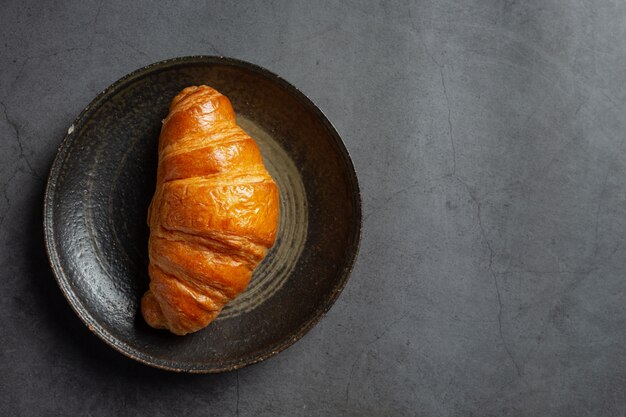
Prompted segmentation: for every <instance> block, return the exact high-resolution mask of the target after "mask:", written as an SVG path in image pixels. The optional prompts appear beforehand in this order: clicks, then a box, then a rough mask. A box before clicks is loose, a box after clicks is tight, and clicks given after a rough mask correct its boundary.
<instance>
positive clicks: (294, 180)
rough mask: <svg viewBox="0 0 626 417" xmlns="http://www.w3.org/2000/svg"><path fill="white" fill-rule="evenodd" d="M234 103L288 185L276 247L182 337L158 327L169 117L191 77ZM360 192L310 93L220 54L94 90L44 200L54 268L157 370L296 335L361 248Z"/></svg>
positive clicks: (220, 359)
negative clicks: (153, 224) (152, 279)
mask: <svg viewBox="0 0 626 417" xmlns="http://www.w3.org/2000/svg"><path fill="white" fill-rule="evenodd" d="M198 84H207V85H211V86H213V87H214V88H216V89H218V90H219V91H220V92H222V93H223V94H225V95H226V96H227V97H229V99H230V100H231V102H232V104H233V107H234V108H235V111H236V113H237V120H238V123H239V124H240V125H241V127H242V128H244V129H245V130H246V131H247V132H248V133H249V134H250V135H251V136H252V137H254V138H255V139H256V140H257V142H258V144H259V147H260V149H261V152H262V155H263V159H264V161H265V164H266V166H267V168H268V170H269V171H270V173H271V174H272V176H273V177H274V179H275V180H276V182H277V184H278V186H279V188H280V197H281V218H280V225H279V232H278V236H277V243H276V245H275V246H274V247H273V248H272V250H271V252H270V253H269V254H268V256H267V258H266V259H265V260H264V261H263V263H262V264H261V265H260V266H259V268H258V269H257V271H256V272H255V274H254V276H253V278H252V282H251V284H250V286H249V288H248V289H247V290H246V292H244V293H243V294H241V295H240V297H239V298H238V299H236V300H235V301H234V302H233V303H231V304H230V305H229V306H228V307H227V308H225V309H224V312H223V314H222V315H221V316H220V318H219V319H218V320H216V321H215V322H214V323H212V324H211V325H210V326H209V327H208V328H206V329H204V330H202V331H200V332H197V333H195V334H192V335H188V336H185V337H178V336H174V335H172V334H170V333H169V332H167V331H159V330H154V329H152V328H150V327H148V326H147V325H146V324H145V323H144V321H143V318H142V317H141V314H140V312H139V300H140V298H141V295H142V294H143V292H144V291H145V290H146V288H147V285H148V275H147V264H148V259H147V239H148V227H147V224H146V211H147V207H148V204H149V202H150V199H151V197H152V194H153V192H154V186H155V176H156V164H157V145H158V137H159V131H160V128H161V119H163V118H164V117H165V116H166V115H167V112H168V106H169V103H170V101H171V99H172V98H173V97H174V96H175V95H176V93H178V92H179V91H180V90H181V89H182V88H184V87H185V86H188V85H198ZM360 205H361V202H360V195H359V187H358V183H357V178H356V174H355V172H354V167H353V165H352V162H351V160H350V157H349V155H348V152H347V150H346V148H345V147H344V145H343V143H342V141H341V139H340V137H339V135H338V134H337V132H336V131H335V129H334V128H333V127H332V125H331V123H330V122H329V121H328V119H327V118H326V117H325V116H324V115H323V114H322V112H321V111H320V110H319V109H318V108H317V107H316V106H315V105H314V104H313V103H312V102H311V101H310V100H309V99H307V98H306V97H305V96H304V95H303V94H302V93H301V92H299V91H298V90H297V89H296V88H295V87H293V86H291V85H290V84H289V83H287V82H286V81H285V80H283V79H281V78H280V77H278V76H276V75H274V74H272V73H270V72H269V71H267V70H264V69H262V68H260V67H258V66H255V65H252V64H249V63H246V62H242V61H238V60H234V59H230V58H223V57H209V56H194V57H184V58H175V59H171V60H167V61H163V62H159V63H156V64H152V65H149V66H147V67H145V68H142V69H139V70H137V71H135V72H133V73H131V74H129V75H127V76H126V77H124V78H122V79H120V80H119V81H117V82H116V83H114V84H113V85H112V86H110V87H109V88H107V89H106V90H105V91H103V92H102V93H101V94H100V95H98V97H96V98H95V99H94V100H93V101H92V102H91V103H90V104H89V105H88V106H87V108H86V109H85V110H84V111H83V112H82V113H81V115H80V116H79V117H78V118H77V119H76V121H75V122H74V123H73V124H72V126H71V127H70V128H69V130H68V133H67V136H66V137H65V139H64V141H63V143H62V144H61V146H60V148H59V151H58V154H57V157H56V159H55V162H54V164H53V166H52V169H51V172H50V177H49V179H48V185H47V190H46V196H45V216H44V222H45V234H46V236H45V237H46V245H47V249H48V256H49V260H50V264H51V266H52V269H53V271H54V274H55V276H56V278H57V281H58V284H59V286H60V288H61V290H62V292H63V293H64V295H65V297H66V298H67V300H68V301H69V303H70V305H71V306H72V307H73V309H74V311H75V312H76V313H77V314H78V316H79V317H80V318H81V319H82V320H83V321H84V322H85V324H86V325H87V326H88V327H89V329H90V330H92V331H93V332H94V333H95V334H96V335H98V336H99V337H100V338H102V339H103V340H104V341H105V342H107V343H108V344H109V345H111V346H112V347H114V348H115V349H117V350H118V351H120V352H122V353H123V354H125V355H127V356H129V357H131V358H133V359H136V360H138V361H140V362H143V363H145V364H148V365H152V366H156V367H158V368H163V369H168V370H173V371H187V372H197V373H203V372H222V371H228V370H234V369H238V368H241V367H243V366H246V365H249V364H252V363H255V362H258V361H261V360H264V359H266V358H268V357H270V356H273V355H275V354H276V353H278V352H280V351H281V350H283V349H285V348H286V347H288V346H290V345H291V344H293V343H294V342H295V341H297V340H298V339H299V338H300V337H302V336H303V335H304V334H305V333H306V332H307V331H309V330H310V329H311V327H312V326H313V325H314V324H315V323H317V322H318V321H319V319H320V318H321V317H322V316H323V314H324V313H325V312H326V311H328V309H329V308H330V307H331V306H332V304H333V302H334V301H335V300H336V298H337V296H338V295H339V293H340V292H341V290H342V289H343V287H344V286H345V283H346V281H347V279H348V276H349V273H350V270H351V268H352V265H353V263H354V260H355V257H356V254H357V252H358V245H359V238H360V229H361V207H360Z"/></svg>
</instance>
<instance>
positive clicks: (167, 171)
mask: <svg viewBox="0 0 626 417" xmlns="http://www.w3.org/2000/svg"><path fill="white" fill-rule="evenodd" d="M278 207H279V201H278V188H277V187H276V184H275V183H274V181H273V180H272V177H270V175H269V173H268V172H267V170H266V169H265V166H264V165H263V160H262V159H261V154H260V153H259V149H258V147H257V145H256V143H255V141H254V140H253V139H252V138H251V137H250V136H248V135H247V134H246V132H244V131H243V130H242V129H241V128H240V127H239V126H237V124H236V122H235V113H234V111H233V108H232V106H231V104H230V101H229V100H228V98H226V96H224V95H222V94H220V93H219V92H217V91H216V90H214V89H213V88H211V87H207V86H204V85H203V86H199V87H187V88H185V89H184V90H183V91H181V92H180V93H179V94H178V95H177V96H176V97H175V98H174V100H173V101H172V104H171V106H170V112H169V115H168V116H167V118H166V119H165V120H164V121H163V127H162V129H161V136H160V138H159V167H158V171H157V185H156V191H155V193H154V197H153V199H152V203H151V204H150V208H149V210H148V225H149V226H150V240H149V254H150V266H149V269H148V273H149V275H150V289H149V290H148V291H147V292H146V293H145V295H144V296H143V298H142V300H141V310H142V313H143V316H144V318H145V319H146V322H148V324H149V325H150V326H152V327H155V328H165V329H169V330H170V331H171V332H173V333H175V334H178V335H184V334H187V333H191V332H195V331H197V330H200V329H202V328H204V327H206V326H207V325H208V324H209V323H210V322H211V321H213V320H214V319H215V317H216V316H217V315H218V314H219V312H220V311H221V310H222V308H223V307H224V305H225V304H226V303H228V302H229V301H230V300H232V299H233V298H234V297H236V296H237V295H238V294H239V293H240V292H242V291H243V290H244V289H245V288H246V286H247V285H248V282H249V281H250V277H251V275H252V271H253V270H254V269H255V268H256V266H257V265H258V263H259V262H260V261H261V260H262V259H263V258H264V257H265V254H266V253H267V250H268V249H269V248H270V247H271V246H272V245H273V244H274V240H275V238H276V228H277V226H278Z"/></svg>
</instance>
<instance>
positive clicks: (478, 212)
mask: <svg viewBox="0 0 626 417" xmlns="http://www.w3.org/2000/svg"><path fill="white" fill-rule="evenodd" d="M453 177H454V178H455V179H456V180H457V181H458V182H459V183H460V184H461V185H463V187H464V188H465V190H466V191H467V193H468V195H469V196H470V198H471V199H472V201H473V202H474V204H475V205H476V217H477V221H478V228H479V229H480V234H481V238H482V240H483V242H484V243H485V245H486V246H487V250H488V251H489V263H488V264H487V268H488V269H489V273H490V274H491V277H492V279H493V286H494V289H495V291H496V299H497V301H498V334H499V336H500V340H501V341H502V345H503V346H504V350H505V352H506V354H507V356H508V357H509V359H510V360H511V363H512V364H513V366H514V367H515V371H516V372H517V376H520V377H521V376H522V372H521V370H520V367H519V365H518V363H517V361H516V360H515V357H514V356H513V352H512V351H511V348H510V347H509V345H508V343H507V342H506V339H505V338H504V332H503V330H502V312H503V309H504V305H503V304H502V295H501V294H500V285H499V283H498V276H497V274H496V272H495V271H494V270H493V258H494V256H495V251H494V250H493V247H492V246H491V242H490V241H489V239H488V238H487V233H486V232H485V227H484V226H483V221H482V215H481V210H482V209H481V205H480V202H479V201H478V199H477V198H476V196H475V195H474V192H473V191H472V189H471V187H470V186H469V185H468V184H467V183H466V182H465V181H463V180H462V179H461V178H460V177H458V176H457V175H453Z"/></svg>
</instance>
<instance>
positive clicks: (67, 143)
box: [43, 55, 363, 374]
mask: <svg viewBox="0 0 626 417" xmlns="http://www.w3.org/2000/svg"><path fill="white" fill-rule="evenodd" d="M193 64H217V65H228V66H234V67H239V68H243V69H246V70H251V71H252V72H255V73H257V74H260V75H261V76H263V77H265V78H267V79H269V80H270V81H274V82H276V83H278V84H279V85H280V86H281V87H283V88H286V89H287V90H289V91H290V92H291V93H292V94H293V95H294V97H296V98H297V99H298V100H299V101H300V102H301V103H302V104H303V105H304V106H306V107H307V108H309V109H310V110H312V111H313V112H314V113H316V114H317V116H318V118H319V119H320V120H321V121H323V123H324V124H325V125H326V128H327V129H328V130H329V132H330V134H331V137H332V138H333V142H334V143H333V145H334V146H335V147H336V149H337V150H338V151H339V154H340V155H341V157H342V159H343V160H344V163H346V166H347V168H348V171H349V172H348V173H349V176H348V179H349V181H350V182H351V188H352V191H353V192H352V200H353V201H354V203H355V209H354V215H355V220H356V221H357V222H358V224H357V225H356V228H355V232H354V235H353V236H351V238H352V239H351V242H352V243H351V245H350V247H348V248H346V249H347V250H348V252H347V253H349V258H348V259H347V263H346V264H345V266H344V268H343V270H342V272H341V279H340V280H338V282H337V285H335V287H334V291H333V293H332V294H331V296H330V297H328V298H327V299H326V300H325V302H324V303H322V304H321V305H320V306H318V307H317V308H316V309H315V310H314V313H313V314H312V315H311V318H310V319H309V320H308V321H305V322H304V324H303V325H301V326H300V327H299V328H298V330H297V331H296V332H295V333H293V334H288V335H287V337H285V338H283V339H282V340H281V341H280V342H278V343H277V344H275V345H270V346H269V347H267V348H266V349H265V352H264V353H262V354H261V355H256V356H254V357H252V358H249V359H248V360H245V359H244V360H238V361H236V362H234V363H229V364H226V365H222V366H217V367H215V366H206V367H203V366H197V365H198V364H189V365H186V364H185V363H184V362H176V361H170V360H167V359H161V358H156V357H154V356H151V355H146V354H144V353H142V352H141V351H139V350H137V349H136V348H133V347H132V346H130V345H129V344H128V343H126V342H123V341H122V340H120V339H119V338H117V337H115V336H114V335H113V334H111V333H110V332H109V331H108V330H106V329H105V328H104V327H103V326H102V325H100V324H99V323H98V321H97V320H94V318H93V316H92V315H91V313H89V311H88V310H87V309H86V308H85V306H84V305H83V304H82V302H81V301H80V299H79V297H77V296H76V294H75V291H74V290H73V286H72V285H70V284H69V282H68V279H67V274H66V272H65V270H64V269H63V267H62V265H61V259H60V256H59V252H58V251H57V242H56V239H55V233H54V224H55V223H54V198H55V195H56V193H55V192H56V185H57V184H56V183H57V180H58V177H59V174H60V170H61V167H62V165H63V163H64V162H65V159H66V157H67V154H68V150H69V149H70V147H71V145H72V144H73V142H74V140H75V138H76V137H77V135H76V134H74V132H75V127H76V126H78V125H79V124H81V122H83V118H84V117H85V116H86V115H87V114H88V112H89V111H90V110H91V109H93V108H94V107H96V106H98V105H100V104H102V102H103V100H105V99H106V98H107V97H108V96H109V95H110V94H112V93H114V92H115V91H116V90H118V89H119V88H121V87H123V86H124V85H125V84H127V83H130V82H132V81H133V80H135V79H137V78H140V77H143V76H145V75H147V74H149V73H150V72H152V71H155V70H164V69H170V68H174V67H176V66H188V65H193ZM361 206H362V200H361V191H360V187H359V182H358V177H357V174H356V169H355V166H354V163H353V161H352V158H351V157H350V153H349V151H348V149H347V147H346V146H345V143H344V142H343V140H342V139H341V136H340V135H339V133H338V132H337V129H336V128H335V126H334V125H333V124H332V122H331V121H330V119H329V118H328V117H327V116H326V115H325V114H324V112H323V111H322V110H321V109H320V108H319V107H318V106H317V105H316V104H315V103H313V101H312V100H311V99H309V98H308V97H307V96H306V95H305V94H304V93H303V92H302V91H300V90H299V89H298V88H297V87H295V86H294V85H293V84H291V83H290V82H288V81H287V80H285V79H284V78H282V77H281V76H279V75H277V74H275V73H274V72H272V71H270V70H267V69H265V68H263V67H261V66H259V65H256V64H252V63H250V62H247V61H243V60H240V59H236V58H231V57H225V56H216V55H189V56H182V57H176V58H169V59H165V60H162V61H158V62H154V63H152V64H149V65H146V66H143V67H140V68H138V69H136V70H134V71H132V72H130V73H128V74H126V75H124V76H123V77H121V78H119V79H118V80H117V81H115V82H113V83H112V84H111V85H109V86H108V87H107V88H105V89H104V90H102V91H101V92H100V93H99V94H97V95H96V97H95V98H93V99H92V100H91V101H90V102H89V104H87V106H86V107H85V108H84V109H83V110H82V111H81V112H80V113H79V115H78V116H77V117H76V118H75V119H74V121H73V122H72V124H71V125H70V127H69V129H68V130H67V133H66V134H65V136H64V137H63V140H62V141H61V143H60V144H59V146H58V147H57V150H56V154H55V157H54V161H53V163H52V166H51V168H50V172H49V174H48V178H47V182H46V189H45V193H44V207H43V220H44V221H43V223H44V224H43V226H44V240H45V244H46V254H47V258H48V262H49V264H50V267H51V269H52V272H53V275H54V277H55V281H56V282H57V285H58V286H59V289H60V290H61V293H62V294H63V296H64V297H65V299H66V301H67V302H68V304H69V305H70V306H71V308H72V310H73V311H74V313H75V314H76V315H77V316H78V317H79V318H80V320H81V321H82V322H83V323H84V324H85V325H86V326H87V328H88V329H89V331H90V332H91V333H93V334H95V335H96V336H98V338H99V339H101V340H102V341H104V342H105V343H106V344H107V345H109V346H111V347H112V348H113V349H115V350H116V351H118V352H120V353H122V354H123V355H124V356H126V357H128V358H131V359H134V360H136V361H138V362H140V363H143V364H145V365H148V366H151V367H154V368H158V369H162V370H167V371H173V372H187V373H200V374H206V373H220V372H228V371H234V370H237V369H241V368H243V367H245V366H248V365H252V364H255V363H258V362H261V361H264V360H266V359H268V358H270V357H272V356H275V355H277V354H278V353H280V352H282V351H283V350H285V349H287V348H288V347H290V346H292V345H293V344H294V343H295V342H297V341H298V340H300V339H301V338H302V337H303V336H304V335H305V334H307V333H308V332H309V331H310V330H311V329H312V328H313V327H314V326H315V325H316V324H318V323H319V322H320V320H321V319H322V318H323V317H324V316H325V315H326V313H328V311H329V310H330V309H331V307H332V306H333V305H334V304H335V302H336V301H337V298H338V297H339V295H340V294H341V292H342V291H343V289H344V288H345V286H346V284H347V282H348V279H349V278H350V275H351V272H352V270H353V269H354V265H355V262H356V259H357V257H358V253H359V249H360V244H361V237H362V230H363V216H362V208H361ZM148 358H149V359H148Z"/></svg>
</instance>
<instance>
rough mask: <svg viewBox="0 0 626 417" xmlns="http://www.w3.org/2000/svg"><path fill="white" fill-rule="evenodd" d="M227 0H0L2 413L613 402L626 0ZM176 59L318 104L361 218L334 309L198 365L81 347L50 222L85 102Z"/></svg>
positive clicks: (604, 406) (620, 367)
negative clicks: (273, 348) (247, 360)
mask: <svg viewBox="0 0 626 417" xmlns="http://www.w3.org/2000/svg"><path fill="white" fill-rule="evenodd" d="M228 3H229V4H227V2H224V3H223V4H218V3H215V4H213V3H208V4H207V3H205V2H200V1H184V2H166V1H161V2H139V3H134V4H132V5H131V4H130V3H128V2H123V1H109V2H106V1H100V2H90V1H75V2H70V1H49V2H34V1H30V0H26V1H13V0H11V1H4V2H2V7H1V8H0V110H1V113H0V137H1V138H2V140H1V141H0V179H1V181H0V248H1V249H0V271H1V272H0V274H1V275H0V277H1V279H0V291H1V293H2V297H0V337H1V339H0V341H1V343H0V367H1V368H2V369H1V371H0V410H1V412H0V414H2V415H7V416H8V415H70V414H73V415H94V416H95V415H120V416H122V415H131V416H132V415H144V414H145V415H151V416H160V415H163V416H169V415H182V414H183V413H184V415H190V416H196V415H198V416H200V415H202V416H205V415H209V416H218V415H219V416H228V415H230V416H235V415H239V416H277V415H280V416H336V415H367V416H400V415H402V416H404V415H407V416H434V415H437V416H501V415H506V416H540V415H545V416H590V415H597V416H623V415H624V413H625V412H626V348H625V346H626V326H625V321H626V302H625V301H626V300H625V295H626V293H625V291H626V281H625V280H624V272H625V270H626V265H625V262H624V259H625V255H626V242H625V239H624V238H625V235H626V184H625V182H624V178H625V177H626V145H625V143H624V138H625V134H626V42H625V40H626V2H623V1H620V0H614V1H596V2H587V1H580V0H573V1H567V2H566V1H560V0H530V1H519V2H518V1H506V0H493V1H477V0H474V1H466V0H457V1H428V0H425V1H416V2H396V1H388V2H380V3H375V2H370V3H369V4H366V3H365V2H360V1H359V2H357V1H353V2H347V1H335V2H319V3H318V2H309V1H285V2H228ZM192 54H216V55H227V56H232V57H236V58H240V59H244V60H248V61H251V62H254V63H257V64H259V65H262V66H264V67H267V68H268V69H270V70H272V71H274V72H277V73H278V74H280V75H282V76H284V77H285V78H286V79H287V80H289V81H291V82H292V83H293V84H295V85H296V86H297V87H299V88H300V89H301V90H302V91H304V92H305V93H306V94H307V95H309V96H310V97H311V98H312V99H313V101H314V102H315V103H317V104H318V105H319V106H320V107H321V108H322V109H323V110H324V111H325V113H326V114H327V115H328V116H329V118H330V119H331V120H332V122H333V123H334V124H335V126H336V127H337V129H338V131H339V132H340V134H341V135H342V136H343V138H344V140H345V143H346V145H347V147H348V149H349V150H350V151H351V153H352V156H353V159H354V163H355V165H356V168H357V171H358V174H359V179H360V181H361V187H362V193H363V206H364V217H365V218H364V231H363V240H362V246H361V253H360V256H359V259H358V262H357V264H356V268H355V270H354V273H353V275H352V278H351V280H350V282H349V283H348V286H347V287H346V289H345V291H344V293H343V294H342V296H341V297H340V299H339V300H338V302H337V304H336V305H335V306H334V307H333V309H332V310H331V311H330V313H329V314H328V316H327V317H326V318H325V319H324V320H323V321H322V322H321V323H320V324H319V325H318V326H317V327H316V328H315V329H314V330H313V331H311V333H309V334H308V335H307V336H306V337H304V338H303V339H302V340H301V341H300V342H298V343H297V344H296V345H294V346H293V347H291V348H289V349H288V350H287V351H285V352H283V353H281V354H280V355H279V356H277V357H275V358H273V359H271V360H268V361H267V362H265V363H262V364H259V365H255V366H252V367H249V368H246V369H243V370H241V371H239V372H235V373H230V374H224V375H212V376H211V375H209V376H189V375H177V374H170V373H165V372H161V371H157V370H153V369H150V368H147V367H144V366H141V365H139V364H135V363H134V362H132V361H130V360H127V359H126V358H124V357H123V356H121V355H120V354H118V353H116V352H114V351H113V350H112V349H110V348H109V347H107V346H105V345H104V344H103V343H102V342H100V341H99V340H98V339H97V338H96V337H95V336H92V335H91V334H90V333H89V332H88V331H87V329H86V328H85V327H84V326H83V325H82V323H81V322H80V321H79V320H78V319H77V318H76V317H75V316H74V315H73V313H72V312H71V311H70V308H69V307H68V306H67V304H66V302H65V301H64V299H63V298H62V296H61V294H60V291H59V290H58V288H57V287H56V284H55V283H54V279H53V277H52V274H51V272H50V270H49V267H48V265H47V260H46V256H45V252H44V247H43V236H42V225H41V223H42V201H43V190H44V181H45V178H46V176H47V173H48V170H49V167H50V165H51V162H52V159H53V157H54V154H55V150H56V147H57V146H58V144H59V143H60V141H61V139H62V137H63V135H64V132H65V131H66V130H67V128H68V126H69V125H70V123H71V122H72V120H73V119H74V117H75V116H76V115H77V114H78V113H79V112H80V111H81V109H82V108H83V107H84V106H85V105H86V104H87V103H88V102H89V101H90V100H91V99H92V98H93V97H94V96H95V95H96V94H97V93H98V92H99V91H101V90H102V89H104V88H105V87H106V86H108V85H109V84H110V83H112V82H113V81H115V80H116V79H118V78H119V77H121V76H123V75H124V74H126V73H128V72H130V71H132V70H134V69H136V68H139V67H141V66H143V65H146V64H149V63H152V62H155V61H159V60H162V59H166V58H170V57H174V56H182V55H192Z"/></svg>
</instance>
